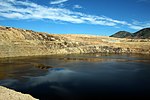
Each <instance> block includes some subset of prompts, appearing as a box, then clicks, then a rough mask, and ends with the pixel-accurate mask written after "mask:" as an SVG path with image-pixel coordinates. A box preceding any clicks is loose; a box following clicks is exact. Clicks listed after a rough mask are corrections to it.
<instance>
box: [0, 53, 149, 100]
mask: <svg viewBox="0 0 150 100" xmlns="http://www.w3.org/2000/svg"><path fill="white" fill-rule="evenodd" d="M34 64H39V65H40V67H41V65H42V67H43V66H44V70H43V68H39V67H35V66H34ZM39 65H38V66H39ZM149 65H150V56H145V55H102V54H86V55H60V56H45V57H30V58H27V57H25V58H24V57H21V58H14V59H13V58H11V59H2V60H0V85H3V86H6V87H9V88H13V89H15V90H17V91H21V92H23V93H29V94H31V95H33V96H34V97H36V98H39V99H41V100H57V99H61V100H80V99H82V100H84V99H85V98H91V99H92V97H95V96H97V97H103V96H149V95H150V92H149V91H150V85H149V84H150V80H149V79H150V73H149V72H150V67H149ZM49 66H51V67H49ZM45 67H46V69H47V70H45Z"/></svg>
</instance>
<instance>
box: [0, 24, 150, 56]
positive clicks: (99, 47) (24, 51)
mask: <svg viewBox="0 0 150 100" xmlns="http://www.w3.org/2000/svg"><path fill="white" fill-rule="evenodd" d="M71 53H140V54H150V40H149V39H123V38H122V39H120V38H113V37H104V36H103V37H102V36H91V35H77V34H74V35H73V34H72V35H71V34H70V35H69V34H64V35H62V34H47V33H41V32H34V31H32V30H23V29H17V28H12V27H2V26H1V27H0V57H1V58H3V57H17V56H36V55H53V54H71Z"/></svg>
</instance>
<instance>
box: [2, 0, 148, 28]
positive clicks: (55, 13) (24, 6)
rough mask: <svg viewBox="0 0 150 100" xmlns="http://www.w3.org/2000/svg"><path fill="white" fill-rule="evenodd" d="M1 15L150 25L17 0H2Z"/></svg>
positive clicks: (139, 26)
mask: <svg viewBox="0 0 150 100" xmlns="http://www.w3.org/2000/svg"><path fill="white" fill-rule="evenodd" d="M0 17H1V18H9V19H37V20H41V19H45V20H53V21H61V22H69V23H76V24H95V25H104V26H114V27H117V26H122V25H124V26H128V27H129V28H132V29H136V30H137V29H141V28H143V27H146V26H150V24H149V23H146V24H143V23H142V24H137V23H128V22H126V21H120V20H115V19H112V18H109V17H106V16H96V15H88V14H84V13H81V12H75V11H71V10H69V9H65V8H54V7H47V6H42V5H38V4H36V3H33V2H30V1H17V0H1V1H0Z"/></svg>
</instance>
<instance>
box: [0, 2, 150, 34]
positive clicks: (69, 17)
mask: <svg viewBox="0 0 150 100" xmlns="http://www.w3.org/2000/svg"><path fill="white" fill-rule="evenodd" d="M149 10H150V0H0V25H2V26H11V27H17V28H23V29H30V30H34V31H39V32H48V33H60V34H64V33H66V34H71V33H72V34H92V35H106V36H109V35H111V34H113V33H115V32H117V31H120V30H124V31H129V32H135V31H137V30H140V29H142V28H146V27H150V13H149Z"/></svg>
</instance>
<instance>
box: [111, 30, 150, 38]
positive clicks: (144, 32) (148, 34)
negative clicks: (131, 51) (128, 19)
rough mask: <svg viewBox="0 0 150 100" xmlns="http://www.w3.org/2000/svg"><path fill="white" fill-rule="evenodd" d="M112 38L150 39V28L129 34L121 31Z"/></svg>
mask: <svg viewBox="0 0 150 100" xmlns="http://www.w3.org/2000/svg"><path fill="white" fill-rule="evenodd" d="M110 37H116V38H135V39H150V28H144V29H141V30H139V31H137V32H135V33H129V32H126V31H119V32H117V33H115V34H113V35H111V36H110Z"/></svg>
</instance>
